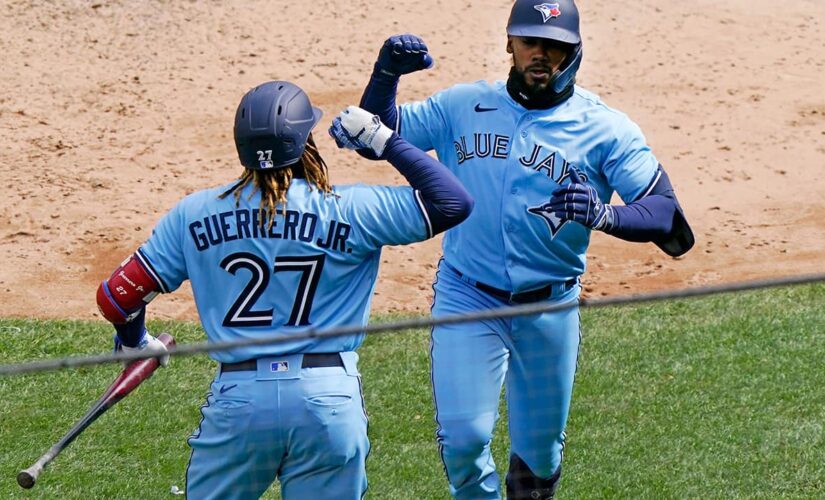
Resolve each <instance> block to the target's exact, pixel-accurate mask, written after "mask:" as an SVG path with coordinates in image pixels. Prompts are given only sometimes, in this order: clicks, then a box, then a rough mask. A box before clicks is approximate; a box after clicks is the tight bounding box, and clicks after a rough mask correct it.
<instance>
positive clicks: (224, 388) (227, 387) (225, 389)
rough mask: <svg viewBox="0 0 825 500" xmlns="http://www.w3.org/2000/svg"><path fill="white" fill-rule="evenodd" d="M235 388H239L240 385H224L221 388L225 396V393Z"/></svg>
mask: <svg viewBox="0 0 825 500" xmlns="http://www.w3.org/2000/svg"><path fill="white" fill-rule="evenodd" d="M233 387H238V384H232V385H224V386H221V394H223V393H224V392H226V391H228V390H229V389H232V388H233Z"/></svg>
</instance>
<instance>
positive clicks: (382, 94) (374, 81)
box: [359, 63, 399, 132]
mask: <svg viewBox="0 0 825 500" xmlns="http://www.w3.org/2000/svg"><path fill="white" fill-rule="evenodd" d="M398 80H399V79H398V77H397V76H392V75H388V74H386V73H384V72H382V71H381V69H380V68H378V64H377V63H376V65H375V69H373V72H372V76H370V81H369V83H367V87H366V88H365V89H364V94H363V95H362V96H361V103H360V104H359V107H361V108H362V109H366V110H367V111H369V112H370V113H372V114H374V115H378V117H379V118H381V121H382V122H383V123H384V125H386V126H388V127H389V128H391V129H393V130H395V131H396V132H398V129H399V127H398V125H399V123H398V107H397V106H396V104H395V96H396V94H397V93H398Z"/></svg>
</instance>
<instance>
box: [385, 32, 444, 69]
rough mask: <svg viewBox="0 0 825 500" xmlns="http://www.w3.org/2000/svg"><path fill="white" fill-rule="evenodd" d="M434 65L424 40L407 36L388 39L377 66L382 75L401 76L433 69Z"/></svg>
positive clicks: (394, 36)
mask: <svg viewBox="0 0 825 500" xmlns="http://www.w3.org/2000/svg"><path fill="white" fill-rule="evenodd" d="M434 63H435V61H433V58H432V56H431V55H430V54H429V49H428V48H427V44H426V43H424V40H422V39H421V38H420V37H418V36H415V35H409V34H407V35H393V36H391V37H389V38H387V40H386V41H385V42H384V45H383V46H382V47H381V51H380V52H379V53H378V61H376V63H375V64H376V66H377V67H378V69H379V70H380V71H381V72H382V73H385V74H387V75H390V76H401V75H406V74H408V73H412V72H414V71H418V70H422V69H428V68H432V67H433V64H434Z"/></svg>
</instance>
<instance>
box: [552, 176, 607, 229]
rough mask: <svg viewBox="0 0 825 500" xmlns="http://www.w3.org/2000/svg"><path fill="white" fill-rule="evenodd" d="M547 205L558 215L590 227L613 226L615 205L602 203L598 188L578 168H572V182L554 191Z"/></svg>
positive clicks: (605, 227)
mask: <svg viewBox="0 0 825 500" xmlns="http://www.w3.org/2000/svg"><path fill="white" fill-rule="evenodd" d="M546 206H547V209H548V210H549V211H550V212H552V213H553V214H554V215H555V216H556V217H558V218H560V219H562V220H572V221H574V222H578V223H579V224H581V225H583V226H586V227H588V228H590V229H595V230H597V231H609V230H610V229H611V228H612V227H613V207H611V206H610V205H607V204H605V203H602V201H601V199H599V193H598V192H597V191H596V188H594V187H593V186H592V185H591V184H589V183H587V181H585V180H584V179H583V178H582V177H581V175H580V174H579V173H578V172H577V171H576V169H571V170H570V183H569V184H567V185H566V186H563V187H560V188H559V189H556V190H555V191H553V194H552V196H551V197H550V202H549V203H548V204H547V205H546Z"/></svg>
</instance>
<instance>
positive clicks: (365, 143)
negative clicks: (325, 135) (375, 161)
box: [329, 106, 393, 157]
mask: <svg viewBox="0 0 825 500" xmlns="http://www.w3.org/2000/svg"><path fill="white" fill-rule="evenodd" d="M392 134H393V131H392V129H390V128H389V127H387V126H386V125H384V124H383V123H381V119H380V118H378V116H376V115H373V114H372V113H370V112H369V111H366V110H363V109H361V108H359V107H357V106H349V107H347V109H345V110H344V111H342V112H341V113H340V114H339V115H338V116H336V117H335V118H334V119H333V120H332V126H330V127H329V135H330V136H332V138H333V139H335V144H337V145H338V147H339V148H342V149H343V148H347V149H371V150H372V152H373V153H375V156H378V157H380V156H381V155H382V154H383V153H384V148H385V147H386V146H387V141H389V140H390V137H392Z"/></svg>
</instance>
